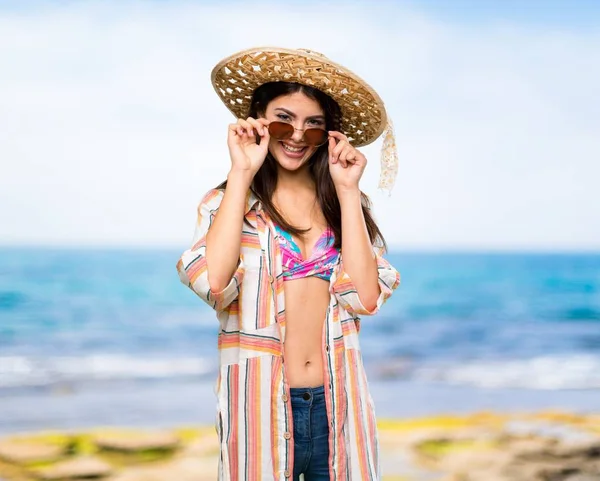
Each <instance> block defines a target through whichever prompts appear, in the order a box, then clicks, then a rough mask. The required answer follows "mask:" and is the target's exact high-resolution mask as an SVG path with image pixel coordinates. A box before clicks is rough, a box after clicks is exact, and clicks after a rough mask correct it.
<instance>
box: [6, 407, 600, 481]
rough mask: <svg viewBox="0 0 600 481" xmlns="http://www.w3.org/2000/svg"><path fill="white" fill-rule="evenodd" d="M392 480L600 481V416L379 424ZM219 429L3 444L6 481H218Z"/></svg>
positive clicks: (23, 437)
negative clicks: (217, 435)
mask: <svg viewBox="0 0 600 481" xmlns="http://www.w3.org/2000/svg"><path fill="white" fill-rule="evenodd" d="M379 430H380V446H381V467H382V471H383V480H384V481H600V414H598V415H591V414H588V415H578V414H571V413H564V412H538V413H534V414H520V415H517V414H511V415H508V414H498V413H477V414H472V415H469V416H443V417H428V418H419V419H402V420H380V422H379ZM218 454H219V449H218V444H217V439H216V434H215V431H214V429H213V428H212V427H175V428H173V429H169V430H160V431H158V430H140V429H126V428H119V429H117V428H97V429H91V430H86V431H81V432H79V431H73V432H44V433H28V434H15V435H11V436H6V437H4V438H0V481H1V480H6V481H31V480H47V481H61V480H84V479H98V480H101V481H167V480H168V481H208V480H210V481H213V480H215V479H216V470H217V460H218Z"/></svg>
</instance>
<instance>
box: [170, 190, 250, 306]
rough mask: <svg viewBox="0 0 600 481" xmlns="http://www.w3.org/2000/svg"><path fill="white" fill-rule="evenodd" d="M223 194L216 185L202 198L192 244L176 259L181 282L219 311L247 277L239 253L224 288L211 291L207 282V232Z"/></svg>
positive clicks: (233, 298) (235, 295)
mask: <svg viewBox="0 0 600 481" xmlns="http://www.w3.org/2000/svg"><path fill="white" fill-rule="evenodd" d="M223 195H224V192H223V191H222V190H217V189H215V190H211V191H210V192H209V193H208V194H206V196H205V197H204V199H202V201H201V202H200V205H199V206H198V218H197V222H196V229H195V232H194V238H193V241H192V247H191V248H190V249H188V250H186V251H185V252H184V253H183V254H182V256H181V258H180V259H179V261H178V262H177V272H178V273H179V279H180V280H181V282H182V283H183V284H185V285H187V286H188V287H189V288H190V289H191V290H192V291H194V292H195V293H196V294H197V295H198V297H200V298H201V299H202V300H203V301H204V302H206V303H207V304H208V305H209V306H211V307H212V308H213V309H215V310H216V311H222V310H223V309H225V308H226V307H227V306H229V305H230V304H231V303H232V302H233V301H234V300H235V299H236V298H237V297H238V295H239V292H240V288H241V285H242V279H243V278H244V262H243V260H242V256H241V255H240V259H239V262H238V266H237V268H236V270H235V272H234V274H233V276H232V277H231V280H230V281H229V283H228V284H227V286H226V287H225V288H224V289H223V290H222V291H220V292H213V291H211V290H210V285H209V283H208V270H207V266H206V234H207V233H208V230H209V229H210V226H211V225H212V223H213V220H214V218H215V215H216V214H217V212H218V210H219V206H220V205H221V200H222V199H223ZM240 235H241V234H240Z"/></svg>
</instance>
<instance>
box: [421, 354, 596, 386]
mask: <svg viewBox="0 0 600 481" xmlns="http://www.w3.org/2000/svg"><path fill="white" fill-rule="evenodd" d="M410 377H411V378H413V379H417V380H422V381H434V382H441V383H444V384H452V385H469V386H476V387H483V388H495V389H511V388H516V389H537V390H567V389H600V357H598V356H593V355H583V354H577V355H571V356H569V355H562V356H539V357H533V358H530V359H510V360H493V361H489V360H470V361H466V362H460V363H457V362H456V361H452V362H449V363H440V364H433V365H426V366H416V367H414V369H413V370H412V372H411V373H410Z"/></svg>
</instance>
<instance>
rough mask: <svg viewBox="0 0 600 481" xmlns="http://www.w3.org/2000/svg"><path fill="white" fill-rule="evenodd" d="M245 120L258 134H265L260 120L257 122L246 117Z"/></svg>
mask: <svg viewBox="0 0 600 481" xmlns="http://www.w3.org/2000/svg"><path fill="white" fill-rule="evenodd" d="M246 122H248V123H249V124H250V125H251V126H252V127H254V129H255V130H256V132H258V135H260V136H262V135H265V128H264V126H263V124H262V123H261V122H259V121H258V120H257V119H253V118H252V117H248V118H247V119H246Z"/></svg>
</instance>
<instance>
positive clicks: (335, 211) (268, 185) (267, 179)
mask: <svg viewBox="0 0 600 481" xmlns="http://www.w3.org/2000/svg"><path fill="white" fill-rule="evenodd" d="M296 92H301V93H303V94H304V95H306V96H307V97H309V98H311V99H313V100H315V101H317V102H318V103H319V105H320V106H321V108H322V109H323V112H324V114H325V128H326V129H327V130H335V131H340V126H341V118H342V112H341V110H340V106H339V105H338V103H337V102H336V101H335V100H333V99H332V98H331V97H330V96H329V95H327V94H325V93H324V92H321V91H320V90H318V89H316V88H314V87H310V86H307V85H302V84H298V83H293V82H269V83H266V84H263V85H261V86H260V87H258V88H257V89H256V90H255V91H254V94H253V95H252V101H251V104H250V111H249V112H248V116H250V117H252V118H258V117H260V116H262V115H264V113H265V112H266V110H267V105H269V102H271V101H272V100H274V99H276V98H278V97H281V96H282V95H289V94H293V93H296ZM328 163H329V151H328V144H327V143H326V144H324V145H322V146H321V147H319V148H318V149H317V150H316V151H315V153H314V154H313V155H312V156H311V158H310V159H309V160H308V166H309V173H310V176H311V178H312V179H313V181H314V183H315V186H316V194H317V200H318V202H319V206H320V207H321V211H322V212H323V216H324V217H325V220H326V221H327V224H328V225H329V227H330V228H331V229H332V230H333V233H334V235H335V247H337V248H338V249H339V248H341V246H342V212H341V208H340V202H339V199H338V197H337V194H336V192H335V186H334V184H333V180H332V178H331V174H330V173H329V165H328ZM226 186H227V181H225V182H223V183H222V184H220V185H219V186H218V187H217V188H218V189H225V187H226ZM276 186H277V161H276V160H275V159H274V158H273V155H272V154H271V152H268V153H267V157H266V158H265V161H264V163H263V164H262V166H261V167H260V169H258V172H257V173H256V175H255V176H254V179H253V180H252V184H251V186H250V190H252V192H253V193H254V195H255V196H256V197H257V198H258V199H259V200H260V202H261V203H262V206H263V209H264V210H265V212H266V213H267V214H268V215H269V216H270V218H271V219H272V220H273V221H274V222H275V223H276V224H278V225H279V226H281V228H282V229H284V230H286V231H287V232H289V233H291V234H294V235H296V236H301V235H302V234H304V233H305V232H307V229H300V228H298V227H296V226H293V225H290V224H289V223H288V222H287V221H286V220H285V218H284V217H283V215H282V214H281V213H280V212H279V211H278V210H277V208H276V207H275V205H274V204H273V201H272V199H271V197H272V195H273V192H275V187H276ZM361 204H362V210H363V215H364V217H365V222H366V225H367V231H368V232H369V238H370V240H371V243H372V244H374V243H375V242H376V241H377V244H378V245H381V246H383V247H384V249H385V248H386V247H387V246H386V242H385V239H384V238H383V234H382V233H381V231H380V230H379V227H377V224H376V223H375V220H374V219H373V216H372V215H371V201H370V200H369V198H368V197H367V195H366V194H364V193H363V192H361Z"/></svg>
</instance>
